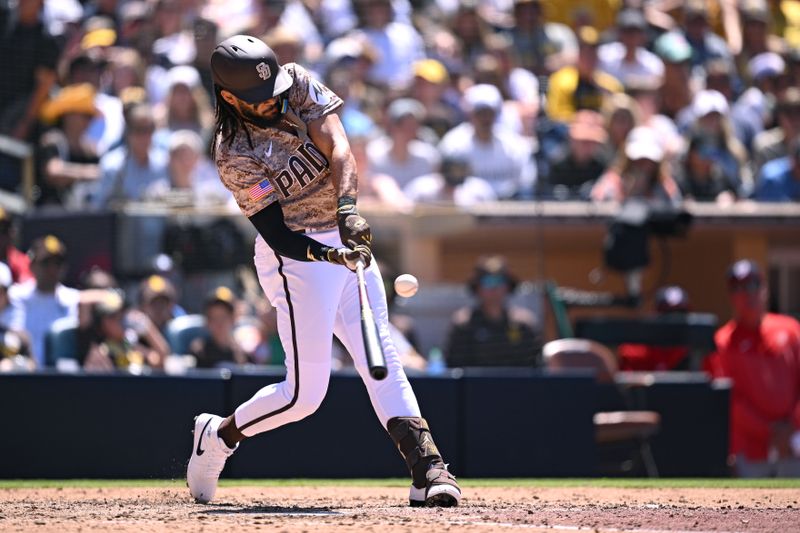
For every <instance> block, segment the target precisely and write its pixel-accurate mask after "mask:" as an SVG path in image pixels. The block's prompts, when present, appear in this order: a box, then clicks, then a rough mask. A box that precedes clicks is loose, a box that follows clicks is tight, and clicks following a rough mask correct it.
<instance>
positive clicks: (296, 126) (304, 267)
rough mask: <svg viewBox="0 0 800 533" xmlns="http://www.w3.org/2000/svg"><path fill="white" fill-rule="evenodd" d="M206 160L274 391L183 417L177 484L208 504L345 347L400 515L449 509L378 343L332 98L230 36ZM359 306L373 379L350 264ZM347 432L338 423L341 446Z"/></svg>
mask: <svg viewBox="0 0 800 533" xmlns="http://www.w3.org/2000/svg"><path fill="white" fill-rule="evenodd" d="M211 72H212V77H213V80H214V90H215V93H216V138H215V143H214V148H213V151H214V160H215V161H216V164H217V168H218V169H219V174H220V179H221V180H222V182H223V183H224V184H225V186H226V187H227V188H228V189H229V190H230V191H231V192H232V193H233V195H234V197H235V199H236V202H237V203H238V205H239V208H240V209H241V210H242V213H244V215H245V216H246V217H248V218H249V220H250V221H251V222H252V223H253V225H254V226H255V227H256V229H257V230H258V236H257V237H256V243H255V265H256V270H257V272H258V278H259V281H260V282H261V287H262V289H263V290H264V293H265V294H266V296H267V298H268V299H269V301H270V302H271V303H272V305H273V306H274V307H275V308H276V309H277V315H278V333H279V334H280V338H281V342H282V344H283V348H284V350H285V352H286V379H285V380H284V381H282V382H281V383H278V384H275V385H269V386H267V387H264V388H263V389H261V390H259V391H258V392H257V393H256V394H255V396H253V398H251V399H250V400H248V401H247V402H245V403H244V404H242V405H240V406H239V407H238V408H237V409H236V411H235V412H234V413H233V414H232V415H230V416H228V417H227V418H222V417H220V416H216V415H213V414H208V413H203V414H201V415H199V416H198V417H197V418H196V419H195V425H194V443H193V448H192V455H191V458H190V459H189V466H188V470H187V474H186V477H187V483H188V485H189V491H190V492H191V494H192V496H194V498H195V499H196V500H198V501H199V502H203V503H206V502H209V501H211V499H212V498H213V497H214V493H215V491H216V488H217V481H218V479H219V475H220V472H222V469H223V467H224V466H225V461H226V460H227V458H228V457H230V456H231V454H233V453H234V452H235V451H236V448H237V446H238V443H239V442H240V441H241V440H243V439H245V438H246V437H252V436H254V435H257V434H259V433H264V432H266V431H270V430H272V429H275V428H277V427H280V426H282V425H284V424H287V423H289V422H295V421H297V420H300V419H302V418H305V417H306V416H308V415H310V414H311V413H313V412H314V411H316V410H317V408H318V407H319V405H320V403H321V402H322V399H323V398H324V397H325V393H326V391H327V388H328V379H329V376H330V371H331V342H332V335H333V334H335V335H336V336H337V337H338V338H339V340H341V341H342V343H343V344H344V345H345V347H346V348H347V350H348V352H349V353H350V355H351V357H352V358H353V362H354V364H355V367H356V369H357V370H358V373H359V375H360V376H361V378H362V380H363V381H364V384H365V385H366V388H367V391H368V393H369V398H370V401H371V402H372V407H373V409H374V410H375V414H377V416H378V419H379V420H380V422H381V424H382V425H383V427H384V428H386V430H387V431H388V433H389V435H390V436H391V438H392V440H393V441H394V443H395V444H396V445H397V448H398V449H399V450H400V453H401V454H402V456H403V458H404V459H405V461H406V464H407V465H408V468H409V470H410V472H411V477H412V483H411V492H410V496H409V499H410V503H411V505H412V506H424V505H427V506H442V507H448V506H454V505H458V503H459V500H460V499H461V491H460V489H459V487H458V483H457V482H456V480H455V477H454V476H453V475H452V474H450V473H449V472H448V471H447V466H446V465H445V463H444V461H443V460H442V457H441V455H440V454H439V451H438V450H437V448H436V445H435V444H434V443H433V439H432V437H431V433H430V430H429V428H428V424H427V422H426V421H425V419H424V418H422V417H421V414H420V409H419V406H418V404H417V399H416V397H415V395H414V391H413V390H412V389H411V385H410V384H409V382H408V380H407V379H406V376H405V373H404V372H403V368H402V366H401V365H400V362H399V360H398V356H397V350H396V349H395V347H394V345H393V344H392V341H391V339H390V335H389V327H388V318H387V308H386V294H385V293H384V289H383V282H382V280H381V274H380V272H379V270H378V266H377V265H376V264H375V262H374V261H372V252H371V233H370V228H369V225H368V224H367V222H366V221H365V220H364V218H362V217H361V216H360V215H359V214H358V210H357V209H356V196H357V191H358V183H357V172H356V165H355V160H354V158H353V155H352V153H351V152H350V145H349V144H348V141H347V137H346V136H345V133H344V129H343V127H342V123H341V122H340V120H339V116H338V115H337V114H336V110H337V109H338V108H339V107H341V106H342V100H341V99H340V98H339V97H338V96H336V95H335V94H334V93H333V92H332V91H331V90H330V89H328V88H327V87H326V86H324V85H322V84H321V83H319V82H317V81H316V80H314V79H312V78H311V77H310V75H309V73H308V72H307V71H306V70H305V69H304V68H303V67H302V66H300V65H297V64H293V63H289V64H286V65H284V66H281V65H280V64H279V63H278V60H277V58H276V57H275V53H274V52H273V51H272V50H271V49H270V48H269V47H268V46H267V45H266V44H264V43H263V42H262V41H260V40H258V39H256V38H255V37H250V36H247V35H236V36H234V37H231V38H229V39H227V40H225V41H223V42H222V43H220V44H219V45H217V47H216V48H215V49H214V52H213V53H212V55H211ZM359 261H361V262H363V263H364V265H366V266H367V268H366V269H365V270H364V278H365V282H366V287H367V294H368V296H369V301H370V302H371V305H372V311H373V313H374V317H375V321H376V323H377V326H378V332H379V336H380V343H381V345H382V347H383V351H384V354H385V358H386V368H387V373H388V374H387V376H386V378H385V379H383V380H381V381H377V380H374V379H372V378H371V377H370V375H369V370H368V365H367V357H366V353H365V348H364V341H363V338H362V334H361V325H360V306H359V292H358V288H357V282H356V275H355V274H354V271H355V270H356V265H357V264H358V262H359ZM350 423H352V420H342V435H343V436H345V437H344V438H346V434H347V425H348V424H350Z"/></svg>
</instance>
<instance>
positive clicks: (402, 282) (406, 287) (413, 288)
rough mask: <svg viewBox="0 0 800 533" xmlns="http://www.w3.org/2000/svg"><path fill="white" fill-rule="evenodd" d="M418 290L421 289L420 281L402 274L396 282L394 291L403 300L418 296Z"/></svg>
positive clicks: (409, 275)
mask: <svg viewBox="0 0 800 533" xmlns="http://www.w3.org/2000/svg"><path fill="white" fill-rule="evenodd" d="M417 289H419V281H417V278H416V277H414V276H412V275H411V274H400V275H399V276H397V278H396V279H395V280H394V290H395V292H396V293H397V294H398V296H402V297H403V298H411V297H412V296H414V295H415V294H417Z"/></svg>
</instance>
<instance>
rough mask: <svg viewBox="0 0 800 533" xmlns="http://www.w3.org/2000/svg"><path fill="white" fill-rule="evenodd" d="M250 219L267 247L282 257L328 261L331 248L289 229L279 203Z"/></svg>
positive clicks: (271, 205) (269, 206)
mask: <svg viewBox="0 0 800 533" xmlns="http://www.w3.org/2000/svg"><path fill="white" fill-rule="evenodd" d="M249 219H250V222H252V223H253V226H255V227H256V230H258V233H259V234H260V235H261V237H263V238H264V240H265V241H266V243H267V245H269V247H270V248H272V249H273V250H275V251H276V252H278V253H279V254H280V255H282V256H284V257H288V258H290V259H294V260H296V261H327V260H328V256H327V253H328V250H331V247H330V246H325V245H324V244H322V243H320V242H318V241H315V240H314V239H311V238H309V237H306V236H305V235H303V234H302V233H297V232H295V231H292V230H291V229H289V227H288V226H287V225H286V222H285V221H284V219H283V210H282V209H281V206H280V204H279V203H278V202H274V203H272V204H270V205H268V206H267V207H265V208H264V209H262V210H261V211H259V212H258V213H256V214H255V215H253V216H251V217H249Z"/></svg>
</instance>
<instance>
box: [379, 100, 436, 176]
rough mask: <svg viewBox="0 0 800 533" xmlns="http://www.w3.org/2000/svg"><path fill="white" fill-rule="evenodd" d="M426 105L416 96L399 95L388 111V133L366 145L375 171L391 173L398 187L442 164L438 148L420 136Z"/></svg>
mask: <svg viewBox="0 0 800 533" xmlns="http://www.w3.org/2000/svg"><path fill="white" fill-rule="evenodd" d="M424 120H425V107H424V106H423V105H422V104H421V103H420V102H419V101H417V100H414V99H411V98H399V99H397V100H395V101H393V102H392V103H391V104H389V107H388V109H387V111H386V135H385V136H382V137H379V138H377V139H375V140H374V141H372V142H370V143H369V144H368V145H367V157H369V165H370V168H371V169H372V171H373V172H375V173H376V174H384V175H387V176H391V177H392V178H393V179H394V180H395V182H396V183H397V186H398V187H399V188H401V189H402V188H403V187H405V186H406V185H407V184H408V183H409V182H410V181H411V180H413V179H414V178H416V177H418V176H423V175H425V174H430V173H431V172H433V171H434V170H435V169H436V167H437V166H438V165H439V152H437V151H436V148H434V147H432V146H431V145H430V144H429V143H427V142H423V141H422V140H421V139H420V137H421V135H422V132H421V130H420V125H421V124H422V122H423V121H424Z"/></svg>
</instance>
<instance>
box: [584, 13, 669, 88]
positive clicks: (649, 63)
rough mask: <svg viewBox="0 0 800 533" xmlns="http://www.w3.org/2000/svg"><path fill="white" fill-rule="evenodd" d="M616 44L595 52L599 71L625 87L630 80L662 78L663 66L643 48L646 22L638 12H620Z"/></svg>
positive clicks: (605, 46)
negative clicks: (609, 75)
mask: <svg viewBox="0 0 800 533" xmlns="http://www.w3.org/2000/svg"><path fill="white" fill-rule="evenodd" d="M615 29H616V37H617V41H616V42H611V43H607V44H604V45H601V46H600V47H599V48H598V49H597V57H598V58H599V60H600V63H599V67H600V70H602V71H604V72H607V73H608V74H611V75H612V76H614V77H615V78H616V79H617V80H619V81H620V82H622V84H623V85H624V86H628V84H629V82H630V80H631V78H641V77H648V78H658V79H663V78H664V63H663V62H662V61H661V59H659V57H658V56H657V55H655V54H654V53H652V52H650V51H648V50H647V49H646V48H645V47H644V45H645V41H646V35H645V31H646V30H647V21H646V20H645V18H644V14H643V13H642V12H641V11H639V10H638V9H632V8H628V9H623V10H622V11H620V12H619V13H618V14H617V20H616V27H615Z"/></svg>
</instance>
